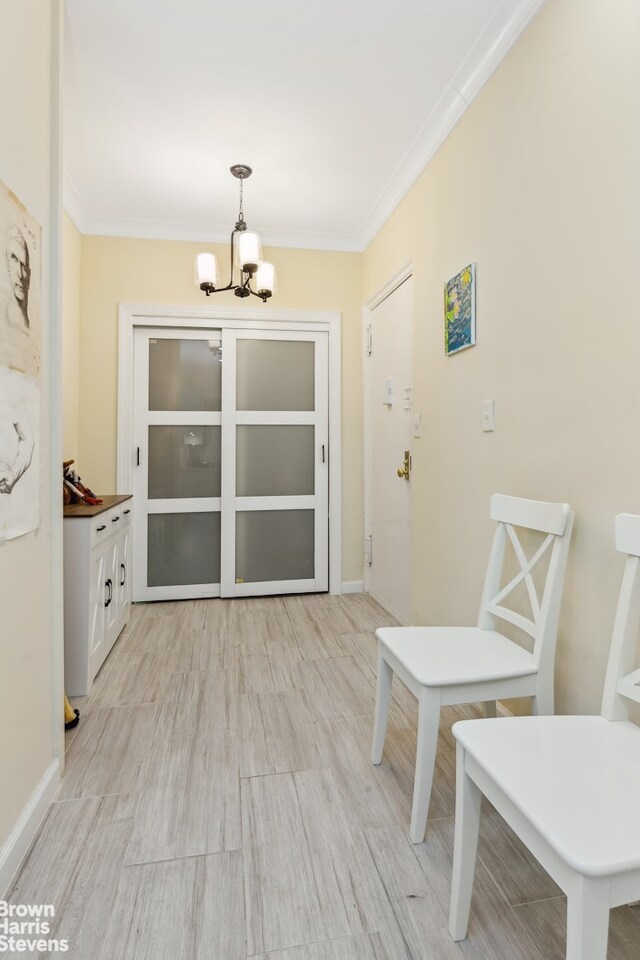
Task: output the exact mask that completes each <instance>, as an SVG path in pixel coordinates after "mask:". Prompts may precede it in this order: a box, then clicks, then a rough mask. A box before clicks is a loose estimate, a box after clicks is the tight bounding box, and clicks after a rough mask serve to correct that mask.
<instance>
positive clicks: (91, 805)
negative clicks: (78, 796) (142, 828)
mask: <svg viewBox="0 0 640 960" xmlns="http://www.w3.org/2000/svg"><path fill="white" fill-rule="evenodd" d="M137 803H138V795H137V794H128V795H121V796H114V797H105V798H96V799H89V800H68V801H65V802H64V803H54V804H52V806H51V807H50V809H49V813H48V814H47V818H46V820H45V822H44V824H43V826H42V827H41V829H40V833H39V835H38V838H37V839H36V841H35V843H34V845H33V847H32V849H31V851H30V853H29V856H28V857H27V860H26V862H25V864H24V867H23V869H22V871H21V873H20V876H19V878H18V881H17V883H16V884H15V886H14V888H13V891H12V893H11V895H10V897H9V898H8V899H9V900H10V901H11V902H13V903H16V904H51V905H52V906H53V908H54V910H55V917H54V919H53V920H52V921H50V923H51V929H50V932H49V934H48V935H47V939H49V938H51V939H60V940H67V941H68V945H69V950H68V952H67V954H66V955H67V956H68V957H73V960H96V945H97V944H101V943H102V941H103V939H104V934H105V931H106V929H107V925H108V922H109V915H110V913H111V908H112V904H113V901H114V897H115V894H116V888H117V885H118V879H119V877H120V874H121V872H122V866H123V863H124V855H125V851H126V849H127V844H128V842H129V837H130V835H131V830H132V827H133V818H134V815H135V811H136V806H137ZM49 955H50V954H46V956H49ZM16 956H22V957H27V956H35V954H28V953H20V954H16Z"/></svg>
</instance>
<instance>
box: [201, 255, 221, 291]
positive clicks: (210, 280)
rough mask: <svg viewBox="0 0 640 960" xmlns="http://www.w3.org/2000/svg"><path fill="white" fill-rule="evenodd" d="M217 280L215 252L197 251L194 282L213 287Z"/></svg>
mask: <svg viewBox="0 0 640 960" xmlns="http://www.w3.org/2000/svg"><path fill="white" fill-rule="evenodd" d="M217 282H218V265H217V263H216V258H215V254H213V253H199V254H198V255H197V257H196V283H197V285H198V286H199V287H201V288H202V287H203V284H204V285H208V286H211V287H213V288H214V289H215V287H216V284H217Z"/></svg>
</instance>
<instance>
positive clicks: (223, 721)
mask: <svg viewBox="0 0 640 960" xmlns="http://www.w3.org/2000/svg"><path fill="white" fill-rule="evenodd" d="M237 688H238V676H237V672H236V671H233V670H190V671H188V672H185V673H174V674H172V676H171V678H170V681H169V684H168V686H167V699H166V700H165V701H164V702H163V703H162V705H161V707H160V713H159V717H158V725H157V729H156V739H159V740H171V739H174V738H176V737H193V736H203V737H213V736H218V734H219V733H220V731H225V732H226V733H227V734H230V733H235V731H236V730H237V723H238V721H237V712H238V695H237V693H236V690H237Z"/></svg>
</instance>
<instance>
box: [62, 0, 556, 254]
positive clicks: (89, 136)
mask: <svg viewBox="0 0 640 960" xmlns="http://www.w3.org/2000/svg"><path fill="white" fill-rule="evenodd" d="M542 2H543V0H394V2H393V3H390V2H381V0H368V2H367V0H323V3H322V4H314V3H308V2H304V0H268V2H265V0H263V2H261V3H258V2H256V0H249V2H248V3H244V4H239V5H237V6H235V7H234V6H233V5H231V4H229V3H225V4H222V3H220V2H218V0H180V2H178V0H134V2H132V0H66V22H65V108H64V109H65V140H64V158H65V207H66V208H67V210H68V212H69V213H70V214H71V216H72V218H73V219H74V221H75V222H76V224H77V226H78V227H79V228H80V229H81V230H82V231H83V232H84V233H96V234H107V235H118V236H144V237H159V238H176V239H193V240H206V239H208V240H222V239H227V238H228V235H229V233H230V230H231V228H232V226H233V222H234V221H235V219H236V214H237V199H238V189H237V188H238V184H237V181H236V180H234V179H233V178H232V177H231V175H230V173H229V167H230V166H231V164H233V163H246V164H249V165H250V166H251V167H253V171H254V172H253V176H252V177H251V179H250V180H249V181H247V183H246V184H245V217H246V219H247V222H248V224H249V227H250V228H253V229H256V230H259V231H260V232H261V234H262V237H263V240H264V241H266V242H267V243H272V244H276V245H281V246H301V247H311V248H314V247H315V248H326V249H339V250H361V249H363V248H364V247H365V246H366V244H367V243H368V241H369V240H370V239H371V238H372V237H373V235H374V234H375V232H376V231H377V230H378V229H379V228H380V226H381V225H382V223H383V222H384V220H385V219H386V217H387V216H388V215H389V213H390V212H391V210H392V209H393V207H394V206H395V204H396V203H397V202H398V200H399V199H400V198H401V197H402V195H403V194H404V193H405V192H406V190H407V189H408V187H409V186H410V185H411V183H412V182H413V181H414V180H415V178H416V176H417V175H418V174H419V173H420V171H421V170H422V169H423V168H424V165H425V163H426V162H427V161H428V159H429V158H430V156H432V155H433V153H434V151H435V149H437V147H438V145H439V144H440V143H441V141H442V139H443V138H444V137H445V136H446V134H447V133H448V131H449V130H450V129H451V127H452V126H453V124H454V123H455V122H456V121H457V120H458V119H459V117H460V116H461V115H462V113H463V112H464V110H465V109H466V107H467V106H468V104H469V102H470V101H471V100H472V99H473V97H474V96H475V94H476V93H477V92H478V90H479V89H480V88H481V87H482V85H483V83H484V82H485V80H486V79H487V78H488V76H490V74H491V72H492V71H493V70H494V69H495V67H496V66H497V64H498V63H499V62H500V60H501V59H502V58H503V56H504V55H505V54H506V52H507V51H508V49H509V48H510V47H511V46H512V44H513V42H514V41H515V40H516V39H517V37H518V36H519V34H520V33H521V32H522V30H523V29H524V28H525V27H526V25H527V24H528V23H529V21H530V20H531V18H532V17H533V16H534V14H535V13H536V11H537V9H538V8H539V7H540V6H541V4H542Z"/></svg>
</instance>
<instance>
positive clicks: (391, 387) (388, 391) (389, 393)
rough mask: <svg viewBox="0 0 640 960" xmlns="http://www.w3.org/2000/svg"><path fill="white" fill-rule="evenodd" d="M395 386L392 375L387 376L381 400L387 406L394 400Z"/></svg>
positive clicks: (390, 405) (391, 404)
mask: <svg viewBox="0 0 640 960" xmlns="http://www.w3.org/2000/svg"><path fill="white" fill-rule="evenodd" d="M395 392H396V387H395V383H394V382H393V377H387V379H386V380H385V382H384V396H383V400H382V402H383V403H384V404H385V405H386V406H388V407H392V406H393V401H394V400H395Z"/></svg>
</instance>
